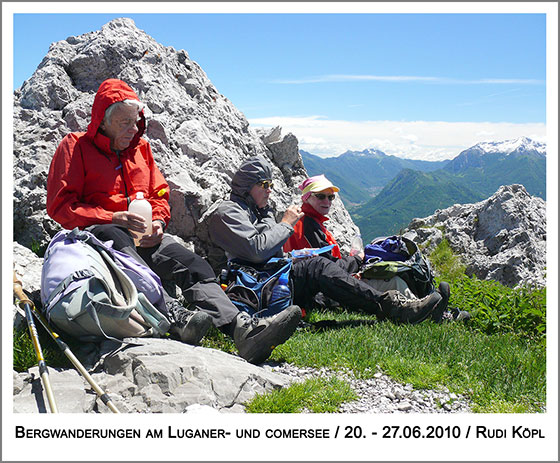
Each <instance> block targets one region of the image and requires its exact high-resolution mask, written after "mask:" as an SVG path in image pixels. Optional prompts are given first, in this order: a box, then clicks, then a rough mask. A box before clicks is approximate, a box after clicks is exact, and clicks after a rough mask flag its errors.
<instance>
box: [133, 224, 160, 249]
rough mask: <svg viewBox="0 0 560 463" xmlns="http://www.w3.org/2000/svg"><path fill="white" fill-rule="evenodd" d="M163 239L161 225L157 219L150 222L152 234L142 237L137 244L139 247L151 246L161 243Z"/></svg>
mask: <svg viewBox="0 0 560 463" xmlns="http://www.w3.org/2000/svg"><path fill="white" fill-rule="evenodd" d="M162 239H163V225H162V224H161V222H160V221H159V220H154V221H153V222H152V234H151V235H146V236H144V237H142V239H141V240H140V243H138V246H139V247H141V248H151V247H152V246H157V245H158V244H159V243H161V240H162Z"/></svg>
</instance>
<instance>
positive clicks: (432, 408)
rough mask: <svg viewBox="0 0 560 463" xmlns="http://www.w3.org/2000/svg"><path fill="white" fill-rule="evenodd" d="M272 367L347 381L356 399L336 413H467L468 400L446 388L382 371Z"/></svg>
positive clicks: (299, 377)
mask: <svg viewBox="0 0 560 463" xmlns="http://www.w3.org/2000/svg"><path fill="white" fill-rule="evenodd" d="M271 370H272V371H273V372H275V373H281V374H284V375H287V376H289V377H290V378H292V380H293V381H294V382H299V381H304V380H306V379H310V378H321V377H322V378H329V377H331V376H335V375H336V377H338V378H339V379H343V380H345V381H347V382H348V383H349V384H350V386H351V387H352V389H353V390H354V391H355V392H356V395H357V396H358V399H357V400H355V401H353V402H347V403H344V404H342V405H341V406H340V409H339V413H468V412H471V408H470V404H469V400H468V399H467V398H466V397H464V396H462V395H460V394H455V393H451V392H449V390H448V389H447V388H441V389H438V390H426V389H413V387H412V385H411V384H401V383H398V382H397V381H395V380H393V379H391V378H390V377H389V376H387V375H385V374H383V373H382V372H377V373H375V374H374V375H373V377H372V378H369V379H356V378H355V377H354V375H353V373H352V372H351V371H333V370H329V369H328V368H311V367H305V368H300V367H296V366H294V365H290V364H288V363H282V364H277V365H273V366H272V365H271Z"/></svg>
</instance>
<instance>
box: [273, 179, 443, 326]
mask: <svg viewBox="0 0 560 463" xmlns="http://www.w3.org/2000/svg"><path fill="white" fill-rule="evenodd" d="M298 188H299V189H300V190H301V192H302V196H301V199H302V203H303V206H302V211H303V213H304V214H305V215H304V217H303V219H302V220H300V221H299V222H298V223H297V224H296V225H295V226H294V233H293V234H292V236H290V238H288V241H286V244H284V251H286V252H289V251H292V250H294V249H303V248H306V247H311V248H321V247H323V246H328V245H330V244H334V245H335V247H334V248H333V249H332V251H331V254H330V255H327V256H328V257H329V258H330V259H331V260H335V261H336V262H337V263H338V265H339V266H340V267H342V268H343V269H345V270H346V271H347V272H349V273H357V272H359V270H360V269H361V267H362V264H363V259H364V252H363V251H362V252H361V253H359V254H357V255H354V256H342V254H341V252H340V248H339V247H338V243H337V242H336V239H335V238H334V236H333V235H332V234H331V233H330V232H329V231H328V230H327V228H326V227H325V225H324V223H325V222H326V221H327V220H329V218H328V217H327V215H328V213H329V211H330V209H331V206H332V202H333V200H334V199H335V193H337V192H338V191H340V189H339V188H338V187H336V186H334V185H333V184H332V183H331V182H330V181H329V180H328V179H327V178H326V177H325V176H324V175H317V176H314V177H309V178H307V179H306V180H304V181H303V183H302V184H301V185H300V186H299V187H298ZM363 281H364V282H365V283H367V284H368V285H370V286H372V287H373V288H375V289H376V290H377V291H380V292H385V291H389V290H397V291H399V292H401V293H402V294H403V295H404V296H405V297H406V298H408V299H417V297H416V295H415V294H414V292H413V291H411V290H410V288H409V287H408V285H407V284H406V282H405V281H404V280H403V279H402V278H400V277H398V276H394V277H392V278H390V279H386V280H382V279H370V280H363ZM437 291H438V292H439V293H440V295H441V296H442V301H441V302H440V303H439V304H438V306H437V308H436V309H435V310H434V311H433V312H432V313H431V314H430V318H431V319H432V320H435V321H440V320H441V319H442V316H443V313H444V311H445V309H446V307H447V302H448V300H449V292H450V289H449V284H448V283H446V282H441V283H440V285H439V288H438V289H437ZM316 300H317V303H318V304H319V305H320V306H323V307H332V303H331V302H330V301H328V299H325V298H317V299H316ZM448 318H451V319H453V317H448Z"/></svg>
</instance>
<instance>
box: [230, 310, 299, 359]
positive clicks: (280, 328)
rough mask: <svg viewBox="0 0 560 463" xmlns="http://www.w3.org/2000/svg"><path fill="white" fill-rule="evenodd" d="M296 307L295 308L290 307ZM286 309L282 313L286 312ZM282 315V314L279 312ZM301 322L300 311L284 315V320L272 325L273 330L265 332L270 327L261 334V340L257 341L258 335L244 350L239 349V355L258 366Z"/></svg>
mask: <svg viewBox="0 0 560 463" xmlns="http://www.w3.org/2000/svg"><path fill="white" fill-rule="evenodd" d="M291 307H297V306H291ZM287 311H288V309H286V310H285V311H284V312H287ZM281 313H282V312H281ZM300 320H301V309H299V307H298V310H296V311H290V312H289V313H286V315H285V318H284V319H283V320H281V321H280V322H278V323H275V324H274V328H275V329H274V330H272V331H271V332H269V333H268V332H267V331H268V330H269V329H270V328H271V327H270V326H269V327H267V328H266V329H265V330H264V331H263V332H262V333H263V334H262V336H263V337H262V338H261V339H259V335H260V334H261V333H259V334H258V335H257V336H255V338H254V339H251V340H250V341H248V343H249V346H248V347H247V348H245V349H239V355H240V356H241V357H243V358H244V359H245V360H247V361H248V362H249V363H253V364H259V363H263V362H264V361H265V360H266V359H267V358H268V357H270V355H271V354H272V351H273V350H274V349H275V348H276V347H277V346H279V345H280V344H283V343H285V342H286V341H287V340H288V339H289V338H290V336H291V335H292V334H294V331H295V330H296V328H297V327H298V325H299V322H300Z"/></svg>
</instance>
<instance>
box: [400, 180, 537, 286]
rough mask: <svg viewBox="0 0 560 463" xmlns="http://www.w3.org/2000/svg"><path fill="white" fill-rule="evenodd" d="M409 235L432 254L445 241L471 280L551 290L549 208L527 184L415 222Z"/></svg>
mask: <svg viewBox="0 0 560 463" xmlns="http://www.w3.org/2000/svg"><path fill="white" fill-rule="evenodd" d="M405 235H406V236H407V237H409V238H411V239H413V240H414V241H416V242H417V243H419V244H421V245H423V246H425V247H426V250H427V252H428V253H429V252H431V251H432V250H433V249H434V248H435V247H436V246H437V245H438V244H439V243H440V242H441V241H442V240H443V239H444V238H445V239H447V241H448V242H449V245H450V247H451V248H452V249H453V251H455V252H456V253H457V254H459V255H460V257H461V259H462V260H463V262H464V263H465V264H466V272H467V274H468V275H476V276H477V277H478V278H480V279H482V280H496V281H498V282H500V283H502V284H503V285H505V286H509V287H517V286H521V285H527V286H537V287H542V286H545V285H546V203H545V201H544V200H543V199H541V198H538V197H536V196H531V195H530V194H529V193H527V190H526V189H525V187H523V185H507V186H502V187H500V188H499V190H498V191H497V192H496V193H495V194H494V195H492V196H491V197H490V198H488V199H486V200H484V201H480V202H478V203H474V204H455V205H454V206H451V207H449V208H447V209H443V210H437V211H436V212H435V213H434V214H433V215H431V216H429V217H425V218H422V219H414V220H413V221H412V222H411V223H410V224H409V225H408V227H407V229H406V230H405Z"/></svg>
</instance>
